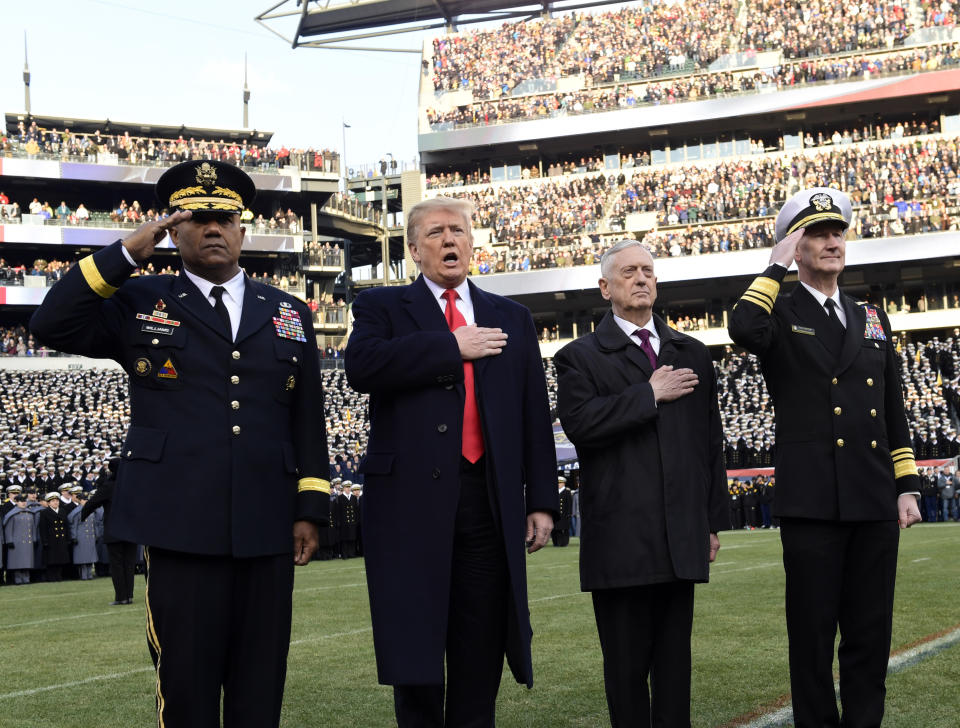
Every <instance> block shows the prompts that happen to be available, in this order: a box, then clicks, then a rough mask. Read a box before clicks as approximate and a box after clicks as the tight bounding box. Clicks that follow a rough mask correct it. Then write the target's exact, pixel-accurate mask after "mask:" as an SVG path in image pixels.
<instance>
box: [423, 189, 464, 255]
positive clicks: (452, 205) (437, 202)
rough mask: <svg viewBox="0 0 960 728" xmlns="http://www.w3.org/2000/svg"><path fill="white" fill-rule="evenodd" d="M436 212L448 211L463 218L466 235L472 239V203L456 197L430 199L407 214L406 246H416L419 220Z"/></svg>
mask: <svg viewBox="0 0 960 728" xmlns="http://www.w3.org/2000/svg"><path fill="white" fill-rule="evenodd" d="M436 210H448V211H449V212H453V213H456V214H458V215H461V216H463V221H464V222H465V223H466V229H467V233H468V234H469V235H470V237H471V239H472V238H473V227H472V225H471V222H470V221H471V219H472V218H473V203H472V202H470V200H464V199H459V198H456V197H442V196H441V197H430V198H428V199H426V200H422V201H420V202H418V203H417V204H416V205H414V206H413V207H411V208H410V211H409V212H408V213H407V244H408V245H416V244H417V242H418V238H417V233H418V231H417V225H419V224H420V220H421V218H422V217H423V216H424V215H427V214H429V213H431V212H434V211H436Z"/></svg>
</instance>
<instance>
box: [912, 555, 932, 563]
mask: <svg viewBox="0 0 960 728" xmlns="http://www.w3.org/2000/svg"><path fill="white" fill-rule="evenodd" d="M929 560H930V557H929V556H924V557H923V558H922V559H914V560H913V561H911V562H910V563H911V564H918V563H920V562H921V561H929Z"/></svg>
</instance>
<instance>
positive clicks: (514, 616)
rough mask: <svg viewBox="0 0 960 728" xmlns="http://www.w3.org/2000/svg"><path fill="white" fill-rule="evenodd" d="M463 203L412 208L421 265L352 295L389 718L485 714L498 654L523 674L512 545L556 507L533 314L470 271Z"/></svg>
mask: <svg viewBox="0 0 960 728" xmlns="http://www.w3.org/2000/svg"><path fill="white" fill-rule="evenodd" d="M471 215H472V206H471V205H470V204H469V203H468V202H464V201H462V200H453V199H449V198H435V199H432V200H427V201H424V202H422V203H420V204H418V205H416V206H415V207H414V208H413V209H412V210H411V211H410V213H409V214H408V216H407V225H408V229H407V242H408V245H409V248H410V253H411V255H412V256H413V259H414V260H415V261H416V262H417V263H418V265H419V266H420V270H421V273H422V275H421V276H420V277H418V278H417V280H416V281H415V282H414V283H413V284H411V285H408V286H398V287H384V288H377V289H372V290H368V291H364V292H362V293H361V294H360V295H359V296H357V299H356V301H355V302H354V305H353V315H354V320H355V322H354V327H353V332H352V334H351V336H350V341H349V343H348V345H347V349H346V374H347V380H348V382H349V383H350V386H352V387H353V388H354V389H356V390H357V391H360V392H368V393H370V404H369V407H370V438H369V443H368V446H367V454H366V457H365V458H364V460H363V462H362V463H361V465H360V471H361V472H362V473H363V474H364V497H363V529H364V531H363V540H364V541H363V547H364V556H365V558H366V569H367V583H368V586H369V593H370V608H371V617H372V620H373V640H374V647H375V649H376V655H377V671H378V676H379V679H380V682H381V683H384V684H387V685H393V686H394V702H395V711H396V715H397V721H398V723H399V726H400V728H406V727H407V726H436V727H439V726H447V727H449V728H452V727H453V726H468V725H469V726H492V725H493V724H494V715H495V708H496V695H497V691H498V689H499V685H500V678H501V673H502V669H503V658H504V654H506V657H507V660H508V663H509V665H510V667H511V669H512V670H513V674H514V677H515V678H516V679H517V680H518V681H519V682H521V683H525V684H526V685H528V686H530V685H532V683H533V669H532V663H531V656H530V643H531V635H532V632H531V628H530V619H529V611H528V608H527V590H526V564H525V557H524V542H525V541H526V542H527V543H529V544H530V545H529V550H530V551H535V550H537V549H539V548H540V547H542V546H543V545H544V544H545V543H546V542H547V540H548V539H549V538H550V530H551V528H552V527H553V517H554V515H555V514H556V511H557V476H556V472H557V471H556V453H555V447H554V440H553V431H552V427H551V423H550V414H549V404H548V400H547V388H546V378H545V376H544V371H543V364H542V360H541V357H540V350H539V346H538V344H537V338H536V333H535V330H534V326H533V319H532V317H531V316H530V312H529V311H528V310H527V309H526V308H524V307H523V306H520V305H518V304H516V303H514V302H513V301H510V300H509V299H506V298H502V297H500V296H495V295H492V294H489V293H485V292H484V291H482V290H480V289H479V288H478V287H477V286H475V285H474V284H473V283H472V282H470V281H468V280H467V270H468V267H469V265H470V261H471V256H472V251H473V237H472V232H471V220H470V218H471ZM465 381H466V382H468V384H467V385H466V386H465V384H464V382H465ZM428 484H429V487H428ZM427 491H429V492H427ZM445 663H446V686H444V666H445ZM445 690H446V696H445V695H444V691H445ZM444 701H445V703H444Z"/></svg>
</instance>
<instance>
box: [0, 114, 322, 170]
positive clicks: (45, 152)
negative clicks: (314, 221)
mask: <svg viewBox="0 0 960 728" xmlns="http://www.w3.org/2000/svg"><path fill="white" fill-rule="evenodd" d="M0 142H2V144H0V153H2V154H4V155H6V154H16V153H19V154H25V155H27V156H30V157H39V156H47V157H52V158H57V159H78V160H80V161H96V160H97V158H98V157H99V156H100V155H110V157H111V159H116V161H118V162H120V163H121V164H132V165H148V166H160V167H166V166H172V165H174V164H178V163H180V162H187V161H190V160H191V159H216V160H219V161H221V162H227V163H228V164H235V165H237V166H240V167H249V168H252V169H254V170H256V171H271V170H272V171H275V170H277V169H282V168H284V167H287V166H293V167H296V168H298V169H301V170H303V171H322V172H332V173H338V172H339V171H340V155H339V153H338V152H335V151H333V150H330V149H313V148H309V149H289V148H287V147H286V146H280V147H263V146H258V145H256V144H250V143H249V142H247V141H242V142H239V143H238V142H232V141H226V140H224V139H219V140H214V139H195V138H193V137H190V138H189V139H184V138H183V137H182V136H181V137H178V138H177V139H156V138H151V137H138V136H131V135H130V132H124V133H123V134H101V133H100V132H99V131H96V132H94V133H92V134H83V133H76V132H73V131H71V130H70V129H67V128H64V129H55V128H50V129H46V128H43V127H40V126H38V125H37V122H36V121H31V122H30V123H29V124H26V123H24V122H20V123H19V125H18V127H17V130H16V132H14V133H11V134H9V135H5V136H3V137H2V139H0Z"/></svg>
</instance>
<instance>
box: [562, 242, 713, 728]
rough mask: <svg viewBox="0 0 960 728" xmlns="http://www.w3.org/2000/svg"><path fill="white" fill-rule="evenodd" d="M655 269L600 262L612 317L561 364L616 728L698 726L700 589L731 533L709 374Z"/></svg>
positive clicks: (583, 579)
mask: <svg viewBox="0 0 960 728" xmlns="http://www.w3.org/2000/svg"><path fill="white" fill-rule="evenodd" d="M653 266H654V263H653V257H652V256H651V255H650V253H649V252H648V250H647V249H646V248H645V247H644V246H643V245H641V244H640V243H638V242H637V241H635V240H623V241H620V242H619V243H616V244H614V245H613V246H612V247H611V248H610V249H609V250H608V251H607V252H606V253H605V254H604V256H603V258H602V259H601V262H600V271H601V278H600V293H601V295H603V297H604V298H605V299H607V300H608V301H610V302H611V307H612V310H611V311H608V312H607V314H606V315H605V316H604V318H603V319H602V320H601V321H600V323H599V325H598V326H597V328H596V331H594V332H593V333H590V334H588V335H586V336H582V337H581V338H579V339H577V340H576V341H574V342H573V343H571V344H568V345H566V346H565V347H564V348H562V349H561V350H560V351H558V352H557V354H556V356H555V357H554V363H555V364H556V367H557V408H558V411H559V414H560V422H561V424H562V425H563V430H564V432H565V433H566V434H567V437H569V438H570V441H571V442H572V443H573V444H574V445H575V446H576V448H577V456H578V458H579V460H580V475H581V483H582V485H581V487H580V490H581V495H580V513H581V517H582V529H581V535H580V586H581V589H583V590H584V591H590V592H592V596H593V607H594V614H595V617H596V622H597V631H598V633H599V636H600V646H601V649H602V651H603V671H604V685H605V688H606V693H607V706H608V708H609V711H610V721H611V724H612V725H613V726H614V728H618V727H621V728H626V727H627V726H629V727H630V728H636V727H643V726H650V725H656V726H686V725H690V672H691V657H690V634H691V630H692V627H693V591H694V589H693V586H694V584H696V583H698V582H705V581H707V580H708V578H709V563H710V562H711V561H713V560H714V558H716V554H717V551H718V549H719V548H720V541H719V539H718V537H717V532H718V531H721V530H724V529H727V528H729V510H728V506H727V478H726V473H725V471H724V466H723V431H722V426H721V423H720V407H719V402H718V400H717V386H716V380H715V377H714V367H713V362H712V360H711V358H710V353H709V352H708V351H707V348H706V347H705V346H704V345H703V344H702V343H700V342H699V341H697V340H696V339H694V338H692V337H690V336H687V335H685V334H681V333H679V332H677V331H674V330H673V329H671V328H670V327H668V326H667V325H666V323H665V322H664V321H663V319H661V318H660V317H659V316H656V315H654V314H653V305H654V302H655V301H656V298H657V289H656V276H655V275H654V270H653ZM648 679H649V682H650V689H649V690H648V688H647V680H648Z"/></svg>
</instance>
